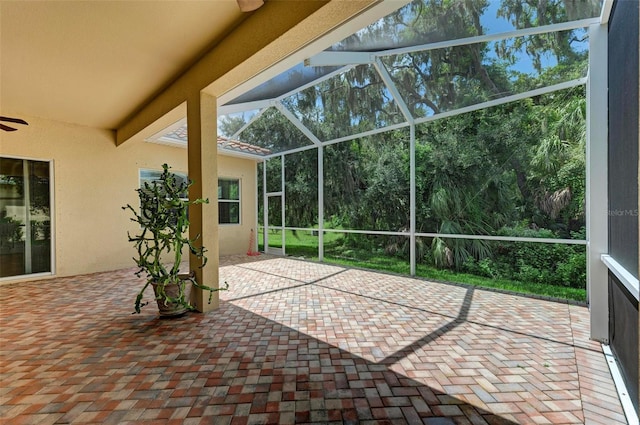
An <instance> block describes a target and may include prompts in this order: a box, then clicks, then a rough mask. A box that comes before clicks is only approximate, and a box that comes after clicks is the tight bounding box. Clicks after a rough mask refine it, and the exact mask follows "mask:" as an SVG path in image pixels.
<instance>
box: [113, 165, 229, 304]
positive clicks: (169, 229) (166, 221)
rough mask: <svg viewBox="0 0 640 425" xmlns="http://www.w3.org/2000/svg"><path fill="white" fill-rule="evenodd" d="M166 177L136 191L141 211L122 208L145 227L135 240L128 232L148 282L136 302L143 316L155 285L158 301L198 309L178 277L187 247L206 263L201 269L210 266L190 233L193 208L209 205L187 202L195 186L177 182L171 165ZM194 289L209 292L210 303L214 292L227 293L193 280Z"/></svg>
mask: <svg viewBox="0 0 640 425" xmlns="http://www.w3.org/2000/svg"><path fill="white" fill-rule="evenodd" d="M162 169H163V171H162V174H161V175H160V179H159V180H154V181H152V182H151V183H149V182H145V183H144V185H143V187H141V188H138V189H136V191H137V192H138V197H139V199H140V209H139V210H136V209H135V208H133V207H132V206H131V205H130V204H127V205H126V206H124V207H122V209H124V210H129V211H131V213H132V215H133V217H132V218H131V221H133V222H135V223H138V224H139V225H140V226H141V231H140V233H139V234H138V235H135V236H131V234H130V233H129V232H127V235H128V238H129V242H132V243H133V245H134V247H135V249H136V252H137V256H136V257H134V258H133V260H134V261H135V262H136V265H137V266H138V268H139V270H138V271H137V272H136V275H137V276H140V275H142V274H145V275H146V277H147V281H146V283H145V285H144V286H143V287H142V289H141V290H140V292H139V293H138V295H137V296H136V301H135V312H136V313H140V309H141V308H142V307H143V306H145V305H146V304H147V303H143V302H142V299H143V296H144V292H145V290H146V289H147V287H149V285H151V284H156V285H157V288H156V300H159V301H161V302H163V303H164V304H165V305H168V304H177V305H180V306H183V307H186V308H187V309H190V310H192V309H193V308H194V307H193V306H192V305H191V304H190V300H188V299H186V296H185V280H181V279H180V278H179V277H178V275H179V271H180V263H181V262H182V249H183V248H184V247H186V248H187V249H188V250H189V251H190V252H191V253H192V254H194V255H195V256H197V257H198V258H200V259H202V265H201V267H204V266H205V265H206V263H207V258H206V256H205V252H206V249H205V248H204V247H203V246H197V245H196V240H197V239H198V238H194V239H189V238H188V236H186V235H187V231H188V228H189V216H188V211H189V205H192V204H201V203H208V202H209V201H208V200H207V199H196V200H193V201H189V200H187V199H185V198H184V195H185V194H186V193H188V189H189V187H190V186H191V185H192V184H193V182H191V181H189V182H184V181H182V180H179V179H177V178H176V176H175V175H174V174H173V173H171V172H170V171H169V169H170V167H169V166H168V165H167V164H163V166H162ZM165 253H166V254H171V255H172V256H173V259H172V261H171V262H170V263H169V264H165V262H164V257H163V254H165ZM189 280H191V281H192V283H193V285H195V286H196V287H198V288H200V289H203V290H207V291H209V302H211V297H212V295H213V292H214V291H217V290H221V289H222V290H224V289H227V287H222V288H220V289H214V288H210V287H208V286H206V285H203V284H200V283H198V282H196V281H195V280H193V279H189ZM168 285H178V288H179V290H178V292H177V294H176V295H175V296H174V295H172V294H171V293H170V292H168V291H167V286H168Z"/></svg>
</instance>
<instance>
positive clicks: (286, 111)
mask: <svg viewBox="0 0 640 425" xmlns="http://www.w3.org/2000/svg"><path fill="white" fill-rule="evenodd" d="M275 107H276V109H277V110H278V111H280V113H281V114H282V115H284V116H285V117H286V118H287V119H288V120H289V121H291V124H293V125H295V126H296V128H297V129H298V130H300V131H301V132H302V134H304V135H305V137H306V138H307V139H309V140H311V142H312V143H313V144H314V145H316V146H320V145H321V144H322V142H321V141H320V139H318V137H317V136H316V135H315V134H313V133H312V132H311V130H309V129H308V128H307V127H306V126H305V125H304V124H302V122H301V121H300V120H299V119H298V117H296V116H295V115H293V113H292V112H291V111H290V110H289V109H287V108H286V107H285V106H284V105H283V104H282V103H280V102H276V103H275Z"/></svg>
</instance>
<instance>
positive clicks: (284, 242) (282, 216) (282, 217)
mask: <svg viewBox="0 0 640 425" xmlns="http://www.w3.org/2000/svg"><path fill="white" fill-rule="evenodd" d="M284 162H285V161H284V154H282V156H281V157H280V179H281V180H280V190H281V191H282V192H281V193H282V195H280V220H281V223H282V255H287V247H286V245H287V231H286V230H285V226H286V225H287V223H286V221H285V206H286V205H285V202H286V199H285V196H284V194H285V189H284V185H285V178H284V176H285V169H284V167H285V163H284Z"/></svg>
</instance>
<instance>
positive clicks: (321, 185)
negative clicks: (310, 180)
mask: <svg viewBox="0 0 640 425" xmlns="http://www.w3.org/2000/svg"><path fill="white" fill-rule="evenodd" d="M318 261H324V147H323V146H322V145H320V146H318Z"/></svg>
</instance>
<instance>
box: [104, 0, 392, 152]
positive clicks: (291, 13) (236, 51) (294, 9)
mask: <svg viewBox="0 0 640 425" xmlns="http://www.w3.org/2000/svg"><path fill="white" fill-rule="evenodd" d="M379 3H381V0H358V1H355V0H324V1H270V2H267V3H265V5H264V6H263V7H262V8H260V9H259V10H257V11H256V12H254V13H253V14H252V15H251V16H250V17H248V18H247V19H246V20H245V21H243V22H242V24H240V25H239V26H238V27H237V28H236V29H235V30H234V31H233V32H231V33H230V34H229V35H228V36H227V37H226V38H225V39H223V40H222V41H221V42H220V43H218V44H217V45H216V46H214V47H213V48H212V49H211V50H209V51H208V52H206V54H204V55H203V56H202V57H201V59H199V60H198V61H197V62H195V63H194V65H193V66H191V67H190V68H189V69H187V70H186V71H185V72H184V73H183V74H181V75H179V76H178V77H177V78H176V79H175V80H174V81H173V82H170V83H169V84H168V85H167V86H166V87H165V88H164V89H162V90H161V91H160V92H159V93H158V94H156V95H155V96H153V97H152V98H150V99H149V100H148V101H146V102H144V103H143V104H142V105H139V106H138V107H137V108H136V109H135V111H134V112H133V113H132V114H131V115H130V116H129V117H128V118H127V119H125V120H124V121H123V122H122V123H121V124H120V125H118V126H117V128H116V145H121V144H123V143H125V142H126V141H128V140H130V139H131V138H133V137H135V136H137V135H141V136H143V137H144V134H141V133H143V132H144V131H145V129H146V128H147V127H148V126H150V125H151V124H153V123H154V122H156V121H157V120H159V119H161V118H162V117H163V116H164V115H165V114H167V113H168V112H170V111H172V110H173V109H175V108H176V107H178V106H179V105H181V104H182V103H184V102H185V100H186V98H187V97H189V96H193V95H194V94H196V93H200V92H201V91H205V92H207V93H208V94H210V95H213V96H215V97H218V96H220V95H221V94H224V93H225V92H226V91H228V90H230V89H232V88H233V87H234V86H236V85H238V84H241V83H242V82H244V81H246V80H248V79H251V78H252V77H254V76H255V75H256V74H257V73H260V72H262V71H264V70H266V69H268V68H269V67H271V66H273V65H274V64H276V63H278V62H280V61H282V60H283V59H284V58H286V57H287V56H288V55H290V54H291V52H295V51H297V50H299V49H302V48H303V47H304V46H306V45H308V44H309V43H312V42H313V41H314V40H316V39H318V38H321V37H322V36H324V35H325V34H326V33H327V32H328V31H329V30H331V29H334V28H336V27H339V26H340V25H343V24H344V23H345V22H347V21H349V20H350V19H352V18H353V17H354V16H357V15H359V14H360V13H362V12H363V11H366V10H368V9H370V8H372V7H373V6H375V5H376V4H379ZM214 83H215V84H214Z"/></svg>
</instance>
